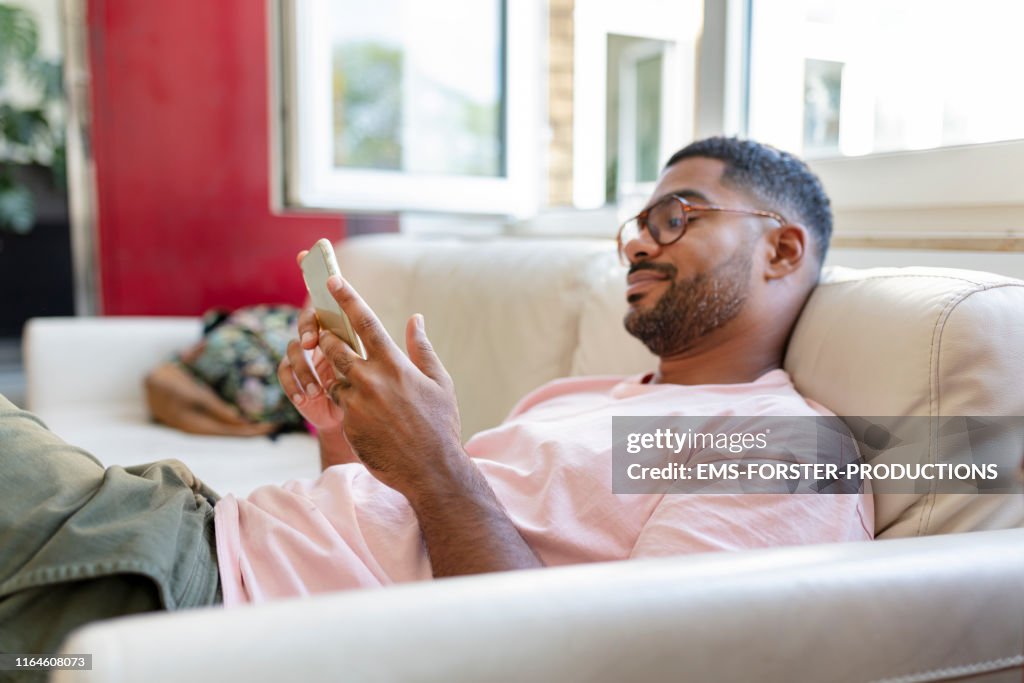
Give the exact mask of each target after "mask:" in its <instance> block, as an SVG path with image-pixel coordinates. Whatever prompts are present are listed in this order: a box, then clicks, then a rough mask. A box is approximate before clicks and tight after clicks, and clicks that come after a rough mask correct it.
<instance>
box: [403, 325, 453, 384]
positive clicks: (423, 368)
mask: <svg viewBox="0 0 1024 683" xmlns="http://www.w3.org/2000/svg"><path fill="white" fill-rule="evenodd" d="M424 328H425V326H424V324H423V316H422V315H420V314H419V313H417V314H416V315H414V316H412V317H411V318H409V322H408V323H406V325H405V348H407V349H408V350H409V360H411V361H412V363H413V365H415V366H416V367H417V368H419V369H420V372H422V373H423V374H424V375H426V376H427V377H429V378H430V379H432V380H434V381H435V382H437V383H438V384H439V385H441V386H443V387H445V388H446V389H447V388H450V386H451V381H452V380H451V377H450V376H449V375H448V371H447V370H445V368H444V364H442V363H441V359H440V358H438V357H437V353H435V352H434V347H433V345H432V344H431V343H430V340H429V339H427V331H426V329H424Z"/></svg>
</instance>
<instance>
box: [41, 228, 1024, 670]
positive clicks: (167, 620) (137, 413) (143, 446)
mask: <svg viewBox="0 0 1024 683" xmlns="http://www.w3.org/2000/svg"><path fill="white" fill-rule="evenodd" d="M339 260H340V262H341V265H342V270H343V271H344V272H345V273H346V274H347V276H348V277H349V279H350V280H351V281H352V282H353V284H354V285H355V286H356V287H357V288H358V289H359V290H360V291H361V292H362V294H363V295H364V297H365V298H366V299H367V301H368V302H369V303H370V304H371V305H372V306H373V307H374V308H375V309H376V311H377V312H378V314H379V316H380V317H381V319H382V320H383V321H384V323H385V325H386V326H387V328H388V329H389V331H390V332H391V333H392V336H394V337H395V338H396V339H398V340H401V339H403V334H402V333H401V330H402V326H403V324H404V321H405V318H406V317H407V316H408V315H409V314H411V313H413V312H421V313H423V314H424V315H425V318H426V324H427V331H428V334H429V335H430V337H431V339H432V341H433V343H434V345H435V348H436V349H437V351H438V353H439V354H440V356H441V357H442V359H443V360H444V361H445V363H446V365H447V367H448V368H449V371H450V372H451V374H452V376H453V378H454V379H455V382H456V386H457V387H458V391H459V398H460V407H461V410H462V416H463V424H464V427H465V430H466V432H467V434H468V433H470V432H472V431H475V430H477V429H481V428H485V427H487V426H488V425H492V424H494V423H496V422H498V421H499V420H500V419H501V418H502V417H504V415H505V414H506V412H507V411H508V409H509V408H510V407H511V406H512V404H513V403H514V401H515V400H516V399H517V398H518V397H519V396H521V395H522V394H524V393H525V392H526V391H528V390H530V389H532V388H533V387H535V386H537V385H539V384H541V383H542V382H545V381H547V380H549V379H552V378H555V377H558V376H564V375H581V374H594V373H633V372H640V371H643V370H647V369H650V368H651V367H652V364H653V360H652V358H651V357H650V356H649V355H648V353H647V352H646V350H645V349H643V347H641V346H640V345H639V344H638V343H637V342H635V341H634V340H632V339H631V338H630V337H628V336H627V335H626V334H625V332H624V331H622V329H621V322H620V320H621V316H622V312H623V291H624V270H623V269H622V268H621V267H620V266H619V265H618V264H617V263H616V259H615V255H614V248H613V245H612V244H610V243H608V242H597V241H589V240H577V241H556V240H532V241H530V240H490V241H480V242H454V241H426V240H408V239H401V238H398V237H394V236H388V237H374V238H360V239H353V240H349V241H347V242H345V243H344V244H343V245H341V246H340V248H339ZM1022 311H1024V282H1020V281H1016V280H1011V279H1008V278H1003V277H999V276H994V275H989V274H984V273H976V272H968V271H955V270H938V269H905V270H897V269H878V270H863V271H852V270H845V269H832V270H831V271H829V272H828V273H827V275H826V277H825V281H824V282H823V284H822V285H821V286H820V287H819V288H818V289H817V290H816V292H815V293H814V295H813V296H812V299H811V300H810V302H809V303H808V306H807V308H806V310H805V311H804V313H803V315H802V317H801V320H800V322H799V324H798V327H797V329H796V331H795V334H794V337H793V339H792V343H791V344H790V349H789V353H788V355H787V358H786V368H787V370H789V372H790V373H791V374H792V376H793V378H794V381H795V382H796V384H797V386H798V387H799V388H800V389H801V390H802V391H803V392H804V393H805V394H807V395H808V396H810V397H812V398H814V399H816V400H818V401H820V402H822V403H824V404H826V405H828V406H830V407H831V408H832V409H833V410H835V411H836V412H837V413H840V414H845V415H921V416H929V415H930V416H936V415H1024V315H1022ZM197 334H198V323H197V321H195V320H193V319H160V320H156V319H131V318H128V319H125V318H121V319H113V318H112V319H62V320H36V321H33V322H32V323H31V324H30V326H29V328H28V331H27V335H26V342H25V343H26V362H27V375H28V382H29V387H28V389H29V401H30V404H31V408H32V409H34V410H36V411H37V412H39V413H40V414H41V415H42V417H43V418H44V419H45V420H47V422H48V423H49V424H50V426H51V427H52V428H53V429H54V430H55V431H57V432H58V433H59V434H61V435H62V436H64V437H65V438H66V439H68V440H69V441H71V442H73V443H79V444H81V445H83V446H85V447H87V448H89V449H90V450H92V451H93V452H94V453H95V455H97V456H98V457H99V458H100V459H101V460H103V461H104V462H106V463H108V464H114V463H131V462H140V461H145V460H151V459H154V458H159V457H178V458H181V459H182V460H184V461H185V462H187V463H188V464H190V465H191V466H192V467H193V469H195V471H196V472H197V473H198V474H199V476H200V477H203V478H204V479H205V480H206V481H208V483H210V484H211V485H213V486H214V488H218V489H220V490H221V491H233V492H236V493H245V492H246V491H248V490H251V488H253V487H254V486H256V485H259V484H261V483H266V482H272V481H281V480H284V479H286V478H290V477H296V476H313V475H314V474H315V469H316V453H315V448H314V447H313V445H312V443H311V440H310V439H308V438H306V437H304V436H301V435H296V436H292V437H288V438H286V439H282V440H279V441H278V442H276V443H271V442H269V441H265V440H256V441H253V440H235V439H224V438H199V437H190V436H186V435H181V434H176V433H174V432H171V431H169V430H166V429H164V428H162V427H159V426H157V425H152V424H149V423H147V422H146V420H145V413H144V410H143V408H142V404H141V390H140V382H141V377H142V375H143V374H144V373H145V371H146V370H147V369H148V368H150V367H152V366H153V365H154V364H155V363H157V362H158V361H159V360H161V358H162V357H163V356H165V354H167V353H169V352H170V351H172V350H173V349H174V348H178V347H181V346H183V345H184V344H186V343H188V341H189V340H191V339H193V338H195V336H196V335H197ZM941 447H942V446H941V444H936V445H933V447H931V449H930V450H929V451H928V454H927V457H929V458H938V457H942V456H943V455H946V454H942V453H939V452H938V449H939V448H941ZM1018 447H1019V448H1018ZM1022 454H1024V443H1022V441H1021V439H1018V440H1017V441H1016V442H1015V445H1014V446H1013V447H1012V448H1010V449H1009V450H1008V452H1007V453H1006V456H1005V457H1006V460H1007V462H1010V463H1016V462H1019V461H1020V460H1021V458H1022ZM875 491H876V516H877V530H876V531H877V536H878V538H879V539H880V540H877V541H874V542H869V543H858V544H845V545H819V546H805V547H792V548H777V549H771V550H763V551H756V552H741V553H719V554H707V555H697V556H686V557H678V558H669V559H659V560H644V561H633V562H623V563H614V564H600V565H589V566H579V567H567V568H559V569H550V570H540V571H530V572H519V573H507V574H494V575H489V576H481V577H470V578H460V579H448V580H441V581H434V582H427V583H422V584H415V585H405V586H397V587H393V588H388V589H383V590H376V591H365V592H352V593H341V594H335V595H325V596H318V597H315V598H311V599H303V600H291V601H283V602H279V603H274V604H267V605H263V606H258V607H247V608H239V609H232V610H225V609H219V608H218V609H205V610H197V611H192V612H188V613H179V614H169V615H168V614H161V615H154V616H148V617H139V618H131V619H120V620H113V621H110V622H106V623H101V624H97V625H94V626H92V627H89V628H86V629H84V630H82V631H80V632H79V633H77V634H76V635H75V636H73V637H72V639H71V640H70V642H68V643H67V644H66V651H67V652H74V653H91V654H92V655H93V662H94V664H93V666H94V668H93V670H92V671H91V672H62V673H60V674H58V675H57V676H56V677H55V680H59V681H141V680H146V681H179V680H185V679H186V678H188V679H194V678H196V677H201V678H203V679H207V680H245V681H280V680H304V681H327V680H359V681H367V680H371V681H372V680H380V681H393V680H403V681H404V680H411V681H453V680H467V681H511V680H551V681H622V680H652V681H653V680H658V681H660V680H664V681H678V680H743V681H746V680H758V681H791V680H807V681H826V680H837V681H869V680H891V681H931V680H986V681H988V680H992V681H995V680H1000V681H1004V680H1005V681H1020V680H1021V677H1022V675H1024V528H1020V527H1021V526H1022V525H1024V498H1022V495H1021V494H1011V495H1000V496H996V495H988V496H963V495H961V496H953V495H938V494H935V493H933V492H925V493H921V494H905V493H898V492H893V491H890V490H887V489H886V486H885V485H884V484H882V485H876V486H875ZM962 532H972V533H962Z"/></svg>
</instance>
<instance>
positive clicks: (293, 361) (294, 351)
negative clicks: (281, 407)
mask: <svg viewBox="0 0 1024 683" xmlns="http://www.w3.org/2000/svg"><path fill="white" fill-rule="evenodd" d="M285 354H286V355H285V359H287V361H288V365H289V366H290V368H291V371H292V373H293V374H294V375H295V379H296V381H297V382H298V385H299V391H298V393H299V394H302V395H304V396H306V397H308V398H314V397H316V396H318V395H319V394H320V380H319V379H318V378H317V376H316V375H315V374H314V373H313V368H311V367H309V361H307V360H306V352H305V351H303V350H302V347H301V346H300V345H299V343H298V342H297V341H295V340H294V339H293V340H292V341H290V342H288V349H287V351H285ZM294 393H295V392H291V391H290V392H289V394H288V395H289V396H294Z"/></svg>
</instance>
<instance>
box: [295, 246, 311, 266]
mask: <svg viewBox="0 0 1024 683" xmlns="http://www.w3.org/2000/svg"><path fill="white" fill-rule="evenodd" d="M308 253H309V249H303V250H302V251H300V252H299V253H298V254H296V255H295V263H297V264H299V267H301V266H302V259H304V258H306V254H308Z"/></svg>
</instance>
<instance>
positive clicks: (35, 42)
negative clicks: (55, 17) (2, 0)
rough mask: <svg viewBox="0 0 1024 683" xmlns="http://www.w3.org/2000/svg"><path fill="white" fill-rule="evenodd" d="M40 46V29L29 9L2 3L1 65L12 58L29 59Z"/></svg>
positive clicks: (0, 32)
mask: <svg viewBox="0 0 1024 683" xmlns="http://www.w3.org/2000/svg"><path fill="white" fill-rule="evenodd" d="M38 48H39V29H38V28H37V27H36V20H35V17H33V16H32V14H30V13H29V12H28V11H27V10H24V9H22V8H20V7H13V6H11V5H0V67H6V66H7V65H8V61H9V60H11V59H15V60H19V61H22V62H24V61H28V60H30V59H32V57H34V56H35V54H36V51H37V50H38Z"/></svg>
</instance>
